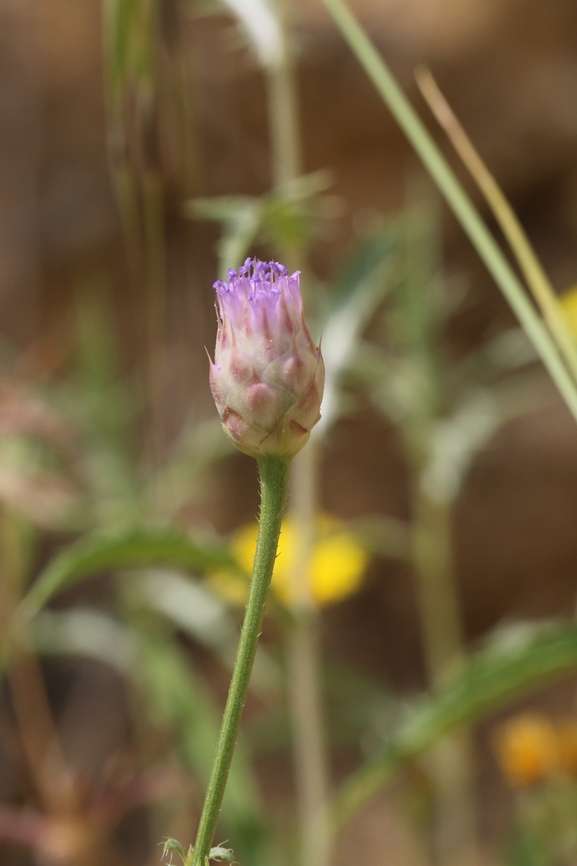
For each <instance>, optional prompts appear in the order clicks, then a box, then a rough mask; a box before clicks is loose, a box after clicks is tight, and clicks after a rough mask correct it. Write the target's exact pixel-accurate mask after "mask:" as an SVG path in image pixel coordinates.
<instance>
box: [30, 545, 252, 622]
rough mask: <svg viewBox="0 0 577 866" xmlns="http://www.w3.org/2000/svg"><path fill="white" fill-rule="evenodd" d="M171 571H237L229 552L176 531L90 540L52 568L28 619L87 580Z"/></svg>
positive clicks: (36, 590) (36, 588) (33, 592)
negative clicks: (125, 572)
mask: <svg viewBox="0 0 577 866" xmlns="http://www.w3.org/2000/svg"><path fill="white" fill-rule="evenodd" d="M151 565H168V566H170V565H172V566H177V567H179V568H184V569H187V570H189V569H190V570H195V571H197V570H201V571H204V570H206V569H207V568H222V567H225V568H230V569H233V570H238V565H237V564H236V562H235V560H234V559H233V558H232V557H231V556H230V555H229V554H228V553H227V552H226V550H225V549H223V548H220V547H217V546H216V545H215V546H210V545H207V544H198V543H196V542H194V541H192V539H190V538H189V537H188V536H186V535H184V534H182V533H179V532H175V531H174V530H144V529H142V530H130V531H128V532H125V533H114V534H113V533H102V534H100V533H99V534H95V535H89V536H87V537H85V538H81V539H80V540H79V541H77V542H75V543H74V544H71V545H70V546H69V547H66V548H64V550H62V551H61V552H60V553H58V554H56V556H55V557H54V558H53V559H52V560H51V561H50V562H49V564H48V565H47V566H46V568H45V569H44V571H43V572H42V573H41V574H40V576H39V577H38V580H37V581H36V582H35V583H34V584H33V586H32V588H31V589H30V590H29V592H28V593H27V595H26V596H25V598H24V600H23V603H22V604H23V609H24V610H25V611H26V612H28V614H29V615H34V613H35V612H36V611H37V610H39V609H40V608H42V607H43V606H44V605H45V604H46V603H47V602H48V601H49V600H50V599H51V598H52V597H53V596H54V595H55V594H56V593H57V592H60V590H62V589H64V588H65V587H67V586H70V585H72V584H73V583H76V582H77V581H79V580H81V579H82V578H85V577H90V576H92V575H95V574H98V573H101V572H105V571H111V570H117V569H122V568H142V567H145V566H151Z"/></svg>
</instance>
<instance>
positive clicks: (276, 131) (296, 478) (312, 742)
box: [266, 0, 329, 866]
mask: <svg viewBox="0 0 577 866" xmlns="http://www.w3.org/2000/svg"><path fill="white" fill-rule="evenodd" d="M274 7H275V11H276V14H277V17H278V21H279V24H280V29H281V33H282V51H281V52H280V56H279V57H277V58H276V62H275V63H274V64H270V65H269V66H268V67H267V70H266V79H267V93H268V113H269V123H270V139H271V156H272V176H273V185H274V186H275V187H280V186H283V185H284V184H287V183H290V182H291V181H294V180H296V179H297V178H298V177H300V175H301V174H302V153H301V134H300V123H299V112H298V93H297V87H296V83H295V78H296V74H295V68H294V60H293V47H292V44H291V39H290V35H291V28H290V22H289V21H288V16H289V10H288V7H287V3H286V0H276V2H275V4H274ZM281 257H282V260H283V261H284V263H285V264H286V265H287V267H288V268H289V269H290V270H301V271H302V270H304V262H303V261H302V255H301V254H300V252H299V251H295V250H294V249H287V250H286V251H285V250H283V251H282V256H281ZM315 446H316V442H315V441H314V436H313V441H311V442H310V443H309V445H308V446H307V447H306V448H305V449H304V450H303V451H301V452H300V454H298V455H297V457H296V459H295V466H294V473H293V485H292V491H293V493H292V497H291V501H292V507H291V516H292V519H293V522H294V524H295V529H296V535H297V549H296V551H295V557H294V563H295V564H294V568H293V573H292V575H291V578H292V583H293V588H294V589H295V591H296V592H295V594H296V595H297V596H298V604H297V606H298V611H297V616H296V618H295V620H294V623H293V624H292V626H291V627H290V633H289V634H288V635H287V657H288V658H287V667H288V694H289V703H290V711H291V716H292V730H293V758H294V767H295V780H296V790H297V808H298V814H299V824H300V836H301V839H300V843H301V853H300V864H301V866H327V864H328V858H329V834H328V829H327V822H326V820H325V814H326V804H327V798H328V781H327V780H328V770H327V757H326V755H327V749H326V743H325V734H324V725H323V707H322V699H321V671H320V669H321V663H320V647H319V643H320V642H319V634H318V632H319V623H318V616H317V614H316V612H315V610H314V606H313V604H312V599H311V589H310V562H311V558H312V552H313V546H314V523H315V514H316V506H317V486H318V485H317V471H316V468H317V455H318V448H317V447H315Z"/></svg>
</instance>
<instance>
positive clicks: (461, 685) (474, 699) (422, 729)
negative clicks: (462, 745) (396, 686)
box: [331, 623, 577, 833]
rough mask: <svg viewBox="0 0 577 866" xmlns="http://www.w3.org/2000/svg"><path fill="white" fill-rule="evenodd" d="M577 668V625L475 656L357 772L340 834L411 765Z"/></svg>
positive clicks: (337, 814) (340, 804)
mask: <svg viewBox="0 0 577 866" xmlns="http://www.w3.org/2000/svg"><path fill="white" fill-rule="evenodd" d="M576 668H577V625H574V624H573V623H570V624H562V625H555V626H548V627H546V628H543V627H541V628H538V629H533V628H530V627H529V629H527V630H526V631H525V632H524V633H522V634H520V635H519V634H517V635H516V636H515V639H513V640H509V641H506V642H503V641H501V642H500V643H498V644H496V645H494V646H490V647H489V648H488V649H483V650H480V651H479V652H477V653H476V654H475V655H473V656H471V657H470V659H469V660H468V661H467V663H466V665H465V667H464V669H463V670H462V672H461V673H460V675H458V676H456V677H454V678H453V679H452V681H451V683H450V684H448V685H447V686H446V687H445V689H444V690H443V691H442V692H440V693H439V694H438V695H437V696H435V697H431V698H429V699H427V700H425V701H423V702H422V703H421V704H418V705H416V706H414V707H413V710H412V711H411V713H410V715H409V716H408V718H407V719H406V721H405V722H404V723H402V724H401V725H400V726H399V728H398V729H397V731H396V733H394V734H393V736H392V738H391V740H390V742H389V743H388V744H387V746H386V747H385V748H384V749H383V750H382V751H381V752H380V753H379V754H377V755H376V756H374V757H373V758H372V759H370V760H369V761H368V762H367V763H366V764H365V765H364V766H362V767H361V768H360V769H359V770H357V772H356V773H354V774H353V775H352V776H351V777H350V778H349V779H348V780H347V782H346V783H345V784H344V785H343V787H342V788H341V790H340V792H339V793H337V795H336V797H335V799H334V801H333V804H332V807H331V812H332V815H331V818H332V827H333V832H335V833H337V832H339V830H340V829H341V828H342V827H343V826H344V825H345V824H346V823H347V822H348V821H349V820H350V818H351V817H352V816H353V815H354V814H355V813H356V812H357V811H358V810H359V809H360V808H361V807H362V806H363V805H364V804H365V803H367V802H368V801H369V800H370V799H371V798H372V797H373V796H374V795H375V794H376V793H377V792H378V791H380V790H381V789H382V788H384V787H385V786H387V785H389V784H390V783H391V782H392V780H393V779H394V778H395V777H396V776H397V775H398V773H399V772H400V771H401V770H402V769H403V767H404V766H405V765H406V764H407V762H409V761H411V760H413V759H415V758H417V757H419V756H420V755H422V754H423V753H424V752H425V751H426V750H427V749H428V748H430V747H431V746H432V745H433V744H434V743H436V742H438V741H439V740H440V739H442V738H443V737H446V736H447V735H449V734H452V733H454V732H456V731H458V730H460V729H462V728H465V727H467V726H468V725H470V724H472V723H474V722H477V721H479V720H480V719H482V718H484V717H486V716H487V715H489V714H491V713H493V712H495V711H496V710H499V709H501V708H502V707H504V706H506V705H507V704H509V703H510V702H511V701H513V700H514V699H515V698H518V697H520V696H521V695H524V694H526V693H528V692H530V691H531V690H532V689H535V688H538V687H539V686H541V685H544V684H546V683H550V682H551V681H552V680H554V679H556V678H558V677H561V676H563V675H564V674H567V673H569V672H571V671H573V670H575V669H576Z"/></svg>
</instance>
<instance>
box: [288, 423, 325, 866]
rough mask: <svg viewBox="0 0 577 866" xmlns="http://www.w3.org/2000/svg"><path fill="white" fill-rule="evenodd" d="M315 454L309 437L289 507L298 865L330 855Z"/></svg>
mask: <svg viewBox="0 0 577 866" xmlns="http://www.w3.org/2000/svg"><path fill="white" fill-rule="evenodd" d="M318 456H319V454H318V441H317V440H316V438H315V437H314V435H313V437H312V441H311V442H310V443H309V445H308V446H307V448H306V449H304V450H303V451H301V453H300V454H299V455H298V456H297V458H296V459H295V466H294V474H293V487H292V490H293V496H292V509H291V516H292V519H293V521H294V525H295V531H296V539H297V545H296V549H295V551H294V568H293V574H292V590H293V593H294V596H295V608H296V609H295V614H296V616H295V620H294V622H293V624H292V627H291V629H290V633H289V634H288V675H289V682H288V688H289V697H290V710H291V715H292V727H293V756H294V767H295V778H296V788H297V801H298V812H299V823H300V831H301V839H300V842H301V853H300V864H301V866H327V864H328V862H329V853H330V844H329V833H328V826H327V820H326V807H327V800H328V769H327V760H326V754H327V751H326V743H325V733H324V720H323V705H322V697H321V660H320V636H319V619H318V613H317V611H316V609H315V606H314V601H313V597H312V587H311V571H310V570H311V559H312V553H313V547H314V542H315V516H316V511H317V491H318Z"/></svg>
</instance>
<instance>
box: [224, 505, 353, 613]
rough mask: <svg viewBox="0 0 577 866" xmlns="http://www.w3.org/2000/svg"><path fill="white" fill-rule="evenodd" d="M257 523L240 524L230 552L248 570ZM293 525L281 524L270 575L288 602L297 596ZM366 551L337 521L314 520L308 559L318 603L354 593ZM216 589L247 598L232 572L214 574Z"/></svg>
mask: <svg viewBox="0 0 577 866" xmlns="http://www.w3.org/2000/svg"><path fill="white" fill-rule="evenodd" d="M257 532H258V526H257V524H256V523H255V524H249V525H248V526H244V527H242V528H241V529H240V530H239V531H238V532H237V533H236V536H235V538H234V540H233V552H234V553H235V555H236V557H237V559H238V562H239V564H240V565H242V566H243V568H244V569H245V570H246V571H247V572H249V571H250V570H251V568H252V559H253V553H254V546H255V542H256V536H257ZM296 547H297V545H296V529H295V526H294V524H293V523H292V521H291V520H290V518H286V519H285V520H284V521H283V524H282V531H281V536H280V541H279V547H278V555H277V559H276V563H275V569H274V573H273V578H272V584H271V586H272V590H273V592H274V593H275V595H276V597H277V598H278V599H279V601H282V602H283V603H284V604H286V605H288V606H291V605H292V604H294V603H295V601H296V600H297V596H298V588H297V587H295V586H293V583H292V578H293V573H294V556H295V550H296ZM367 562H368V554H367V552H366V551H365V550H363V548H362V547H361V546H360V545H359V543H358V542H357V540H356V539H355V537H354V535H352V534H351V533H350V532H347V531H346V529H343V527H342V524H341V523H340V521H338V520H336V519H335V518H334V517H329V516H328V515H322V516H321V517H319V519H318V522H317V537H316V541H315V544H314V548H313V554H312V559H311V563H310V574H309V580H310V594H311V597H312V601H313V602H314V604H315V605H316V606H317V607H324V606H325V605H329V604H334V603H336V602H338V601H341V600H342V599H344V598H347V597H348V596H349V595H352V594H353V593H355V592H356V591H357V590H358V589H359V587H360V585H361V583H362V580H363V576H364V572H365V569H366V567H367ZM212 583H213V586H214V588H215V589H216V591H217V592H219V593H220V594H222V595H225V596H226V597H228V598H229V599H230V600H231V601H237V602H243V601H245V600H246V592H247V587H246V584H241V583H240V582H239V581H238V580H235V577H234V576H233V575H232V574H230V575H229V574H228V573H226V574H225V573H224V572H221V573H219V574H217V575H214V576H213V581H212Z"/></svg>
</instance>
